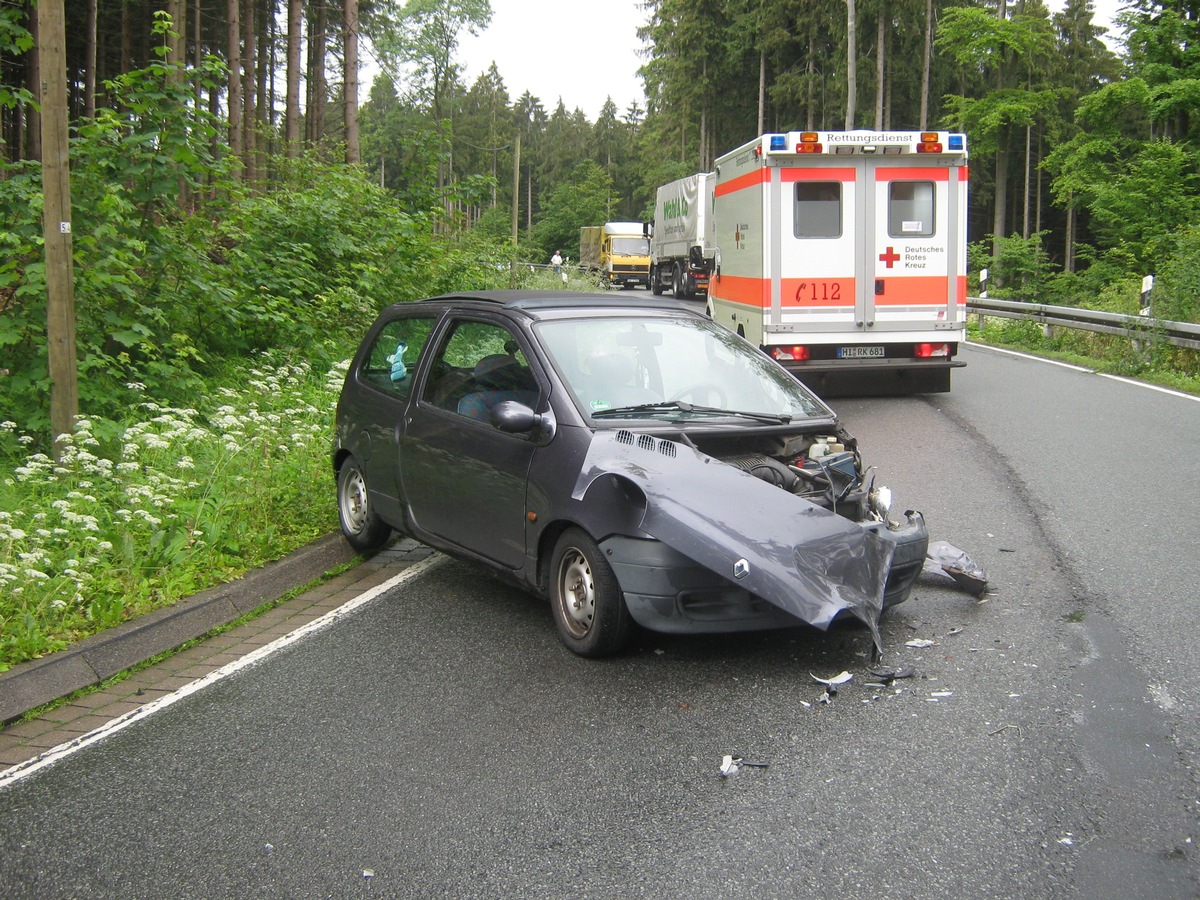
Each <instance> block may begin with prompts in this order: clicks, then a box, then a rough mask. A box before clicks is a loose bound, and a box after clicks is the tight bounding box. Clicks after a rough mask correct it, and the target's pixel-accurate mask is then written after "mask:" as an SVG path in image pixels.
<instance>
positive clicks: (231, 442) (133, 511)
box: [0, 353, 345, 671]
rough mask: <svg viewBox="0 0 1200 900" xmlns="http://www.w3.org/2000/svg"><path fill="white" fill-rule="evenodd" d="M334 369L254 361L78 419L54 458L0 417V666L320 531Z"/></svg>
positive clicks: (238, 570)
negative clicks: (119, 419)
mask: <svg viewBox="0 0 1200 900" xmlns="http://www.w3.org/2000/svg"><path fill="white" fill-rule="evenodd" d="M344 371H345V366H344V365H342V366H337V367H334V368H333V369H332V370H329V371H313V370H312V369H311V368H310V367H309V366H308V365H307V364H306V363H303V362H296V361H291V360H286V359H283V358H282V356H281V355H278V354H270V353H267V354H263V355H261V356H259V357H257V358H256V359H255V360H254V361H253V362H252V364H250V365H247V366H243V367H241V368H239V369H236V370H233V371H231V372H229V373H227V374H226V375H225V376H224V377H223V378H222V379H221V380H220V384H221V385H222V386H220V387H217V388H215V389H213V390H212V392H211V394H210V395H209V396H205V397H197V398H196V403H195V405H194V406H193V407H191V408H179V407H168V406H163V405H160V404H159V403H157V402H155V400H154V399H153V398H150V397H146V398H145V399H144V400H143V401H142V403H141V404H140V406H139V408H137V409H133V410H130V413H131V416H130V420H129V421H128V422H126V423H124V424H122V425H114V424H113V423H111V422H105V421H97V422H93V421H90V420H86V419H85V420H81V421H80V422H79V423H78V427H77V428H76V430H75V433H74V434H73V435H71V436H70V438H69V443H68V446H67V448H66V452H65V453H64V454H63V456H62V458H61V460H60V461H59V462H58V463H55V462H54V461H52V460H51V459H50V458H49V457H47V456H46V455H44V454H41V453H33V454H31V455H28V454H27V453H26V448H27V447H29V446H31V445H32V444H33V438H32V437H31V436H30V435H27V434H22V433H21V432H20V430H19V429H18V427H17V426H16V425H15V424H14V423H13V422H3V423H0V459H2V460H3V470H0V671H4V670H5V669H8V668H10V667H11V666H13V665H15V664H17V663H19V662H22V661H24V660H27V659H31V658H34V657H38V656H41V655H43V654H46V653H48V652H51V651H54V650H58V649H62V648H64V647H66V646H67V645H68V644H70V643H71V642H73V641H77V640H79V639H81V638H83V637H85V636H87V635H89V634H92V633H95V632H97V631H100V630H103V629H105V628H108V627H111V626H113V625H115V624H117V623H119V622H121V621H123V620H125V619H129V618H132V617H135V616H138V615H140V614H143V613H145V612H148V611H150V610H152V609H156V608H158V607H161V606H166V605H169V604H171V603H173V602H175V601H177V600H179V599H181V598H183V597H186V596H189V595H191V594H193V593H196V592H198V591H200V590H203V589H204V588H206V587H210V586H212V585H214V584H218V583H221V582H223V581H228V580H231V579H233V578H235V577H237V576H239V575H241V574H243V573H244V572H246V571H248V570H249V569H252V568H255V567H256V566H258V565H261V564H263V563H265V562H267V561H269V560H272V559H276V558H278V557H280V556H282V555H284V554H286V553H287V552H289V551H291V550H293V549H295V548H296V547H298V546H301V545H303V544H304V543H306V542H308V541H310V540H312V539H313V538H314V537H316V536H318V535H321V534H324V533H328V532H329V531H331V530H333V529H334V528H336V508H335V504H334V499H333V496H334V495H333V479H332V475H331V473H330V469H329V441H330V434H331V426H332V418H333V409H334V405H335V404H336V401H337V396H338V393H339V391H340V389H341V382H342V378H343V376H344ZM130 387H131V388H133V389H135V390H136V389H137V387H138V386H137V385H131V386H130Z"/></svg>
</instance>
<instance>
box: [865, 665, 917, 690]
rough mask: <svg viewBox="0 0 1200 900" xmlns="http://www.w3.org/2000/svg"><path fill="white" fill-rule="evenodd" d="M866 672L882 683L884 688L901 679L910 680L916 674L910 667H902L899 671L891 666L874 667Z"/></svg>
mask: <svg viewBox="0 0 1200 900" xmlns="http://www.w3.org/2000/svg"><path fill="white" fill-rule="evenodd" d="M868 671H870V673H871V674H872V675H874V676H875V677H876V678H878V679H879V680H880V681H882V682H883V684H884V685H885V686H886V685H889V684H891V683H892V682H893V681H897V680H898V679H901V678H912V677H913V676H914V675H915V674H916V671H915V670H914V669H913V668H912V667H911V666H904V667H903V668H900V669H893V668H892V667H891V666H875V667H874V668H872V669H870V670H868Z"/></svg>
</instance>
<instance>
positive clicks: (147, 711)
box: [0, 554, 446, 789]
mask: <svg viewBox="0 0 1200 900" xmlns="http://www.w3.org/2000/svg"><path fill="white" fill-rule="evenodd" d="M445 559H446V557H444V556H442V555H440V554H438V555H435V556H430V557H427V558H426V559H423V560H421V562H419V563H415V564H414V565H411V566H409V567H408V568H407V569H405V570H404V571H403V572H400V573H399V574H397V575H395V576H394V577H392V578H389V579H388V580H387V581H385V582H383V583H382V584H379V585H376V586H375V587H373V588H371V589H370V590H369V591H367V592H366V593H364V594H360V595H359V596H357V597H355V598H354V599H353V600H349V601H347V602H346V603H343V604H342V605H341V606H339V607H338V608H337V609H332V610H330V611H329V612H327V613H325V615H323V616H320V617H318V618H316V619H313V620H312V621H311V622H309V623H307V624H306V625H301V626H300V627H299V628H297V629H296V630H295V631H292V632H289V633H287V634H285V635H284V636H283V637H281V638H277V639H275V640H273V641H271V643H269V644H264V645H263V646H261V647H259V648H258V649H257V650H254V651H252V652H251V653H248V654H246V655H245V656H243V657H242V658H241V659H237V660H234V661H233V662H231V663H229V664H228V665H224V666H222V667H221V668H219V669H214V670H213V671H212V672H209V673H208V674H207V675H205V676H203V677H202V678H197V679H196V680H195V681H192V682H189V683H188V684H185V685H184V686H183V687H181V688H179V690H177V691H173V692H172V693H170V694H167V695H166V696H164V697H159V698H158V699H157V700H154V701H152V702H150V703H147V704H146V705H145V706H139V707H138V708H137V709H134V710H130V711H129V712H127V713H125V714H124V715H122V716H118V717H117V718H115V719H113V720H112V721H111V722H106V723H105V724H103V725H101V726H100V727H99V728H95V729H93V730H91V731H89V732H88V733H87V734H84V735H81V736H79V737H77V738H75V739H74V740H71V741H67V742H66V743H63V744H59V745H58V746H57V747H52V748H50V749H49V750H47V751H45V752H44V753H42V754H40V755H39V756H37V757H36V758H35V759H31V760H28V761H26V762H23V763H17V765H15V766H13V767H12V768H9V769H5V770H4V771H3V772H0V789H3V788H6V787H8V786H9V785H11V784H15V783H16V782H18V781H20V780H21V779H22V778H25V777H26V776H27V775H32V774H33V773H34V772H36V771H38V770H39V769H43V768H45V767H46V766H50V765H53V764H54V763H56V762H58V761H59V760H60V759H64V758H65V757H67V756H70V755H71V754H72V753H75V752H76V751H77V750H82V749H83V748H84V747H88V746H91V745H92V744H95V743H97V742H98V741H101V740H103V739H104V738H106V737H108V736H109V735H112V734H116V733H117V732H118V731H121V730H122V729H124V728H126V727H127V726H129V725H132V724H133V723H134V722H139V721H141V720H142V719H145V718H146V717H148V716H152V715H154V713H156V712H158V711H159V710H162V709H166V708H167V707H168V706H171V705H172V704H174V703H177V702H178V701H180V700H182V699H183V698H184V697H188V696H191V695H192V694H194V693H196V692H197V691H202V690H204V688H206V687H209V686H210V685H213V684H216V683H217V682H218V681H220V680H221V679H223V678H226V677H228V676H229V675H232V674H233V673H235V672H238V671H241V670H242V669H245V668H247V667H249V666H252V665H254V664H255V663H257V662H260V661H261V660H263V659H266V658H267V657H268V656H270V655H271V654H272V653H275V652H276V651H278V650H282V649H283V648H284V647H287V646H289V645H291V644H294V643H295V642H296V641H298V640H300V639H301V638H304V637H307V636H308V635H310V634H313V633H314V632H317V631H320V630H321V629H323V628H327V627H329V626H330V625H332V624H333V623H334V622H337V621H338V620H339V619H341V618H343V617H345V616H347V615H349V614H350V613H352V612H354V611H355V610H356V609H358V608H359V607H360V606H366V605H367V604H368V603H371V602H372V601H374V600H375V599H377V598H378V597H380V596H381V595H383V594H385V593H387V592H388V591H390V590H391V589H392V588H394V587H396V586H397V585H400V584H403V583H404V582H405V581H408V580H409V579H411V578H416V577H417V576H419V575H422V574H424V573H425V572H428V571H429V570H430V569H431V568H433V567H434V566H436V565H438V564H439V563H441V562H443V561H445Z"/></svg>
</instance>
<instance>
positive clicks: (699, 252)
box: [650, 172, 713, 300]
mask: <svg viewBox="0 0 1200 900" xmlns="http://www.w3.org/2000/svg"><path fill="white" fill-rule="evenodd" d="M712 181H713V174H712V173H711V172H699V173H697V174H695V175H689V176H687V177H686V178H680V179H679V180H678V181H672V182H671V183H670V184H664V185H663V186H662V187H660V188H659V189H658V194H657V196H656V198H655V201H654V223H653V229H652V231H651V234H650V290H652V291H653V292H654V293H655V294H662V293H663V292H664V291H668V290H669V291H671V293H672V294H674V295H675V297H676V298H677V299H680V300H683V299H691V298H693V297H695V296H697V295H707V294H708V278H709V275H710V274H711V273H712V270H713V253H712V250H711V249H710V248H711V242H710V233H709V229H710V226H711V224H712V221H713V219H712V215H711V214H710V212H709V207H710V204H711V203H712V190H711V186H710V183H711V182H712Z"/></svg>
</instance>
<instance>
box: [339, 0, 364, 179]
mask: <svg viewBox="0 0 1200 900" xmlns="http://www.w3.org/2000/svg"><path fill="white" fill-rule="evenodd" d="M345 17H346V20H345V23H344V26H345V27H344V29H343V32H344V38H345V70H346V71H345V77H344V78H343V79H342V82H343V84H344V88H343V90H342V93H343V94H344V95H345V96H344V97H343V98H342V99H343V101H344V107H343V109H344V112H343V115H344V121H345V128H346V163H347V164H348V165H352V166H353V165H357V164H358V163H359V162H361V160H362V155H361V153H360V152H359V146H358V0H346V4H345Z"/></svg>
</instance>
